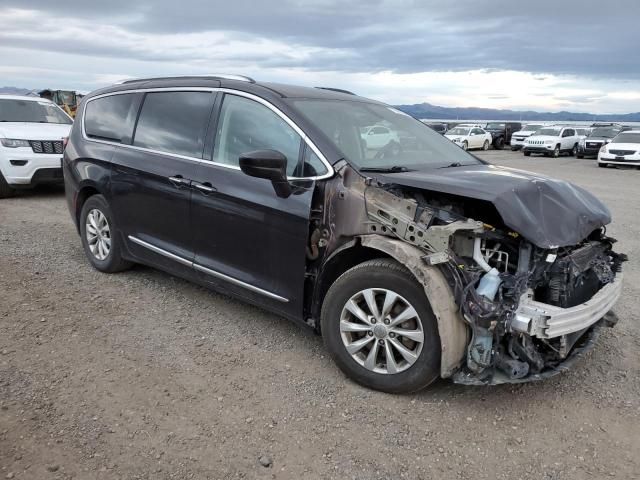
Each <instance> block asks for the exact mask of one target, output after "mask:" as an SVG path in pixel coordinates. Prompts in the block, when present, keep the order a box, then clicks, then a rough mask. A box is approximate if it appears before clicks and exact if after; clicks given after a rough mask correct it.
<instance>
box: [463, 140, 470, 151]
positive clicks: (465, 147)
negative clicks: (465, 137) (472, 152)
mask: <svg viewBox="0 0 640 480" xmlns="http://www.w3.org/2000/svg"><path fill="white" fill-rule="evenodd" d="M462 149H463V150H465V151H466V150H468V149H469V144H468V143H467V142H466V141H465V142H462Z"/></svg>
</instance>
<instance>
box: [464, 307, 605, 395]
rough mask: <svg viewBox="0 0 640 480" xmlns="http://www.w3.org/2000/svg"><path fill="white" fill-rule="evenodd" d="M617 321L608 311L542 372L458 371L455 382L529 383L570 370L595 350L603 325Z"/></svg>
mask: <svg viewBox="0 0 640 480" xmlns="http://www.w3.org/2000/svg"><path fill="white" fill-rule="evenodd" d="M616 322H617V317H616V315H615V314H614V313H613V312H609V313H607V315H605V317H604V318H603V319H602V320H600V321H599V322H597V323H596V324H594V325H593V326H592V327H591V328H589V329H587V331H586V332H585V333H584V334H583V335H582V337H581V338H580V339H579V340H578V341H577V342H576V344H575V345H574V347H573V349H572V350H571V352H570V353H569V355H568V356H567V357H566V358H565V359H564V360H563V361H562V362H560V363H558V364H557V365H555V366H551V367H549V368H547V369H546V370H544V371H542V372H540V373H532V374H530V375H528V376H526V377H524V378H510V377H509V376H508V375H506V374H505V373H503V372H501V371H499V370H496V371H495V372H493V375H491V376H488V377H485V378H479V377H478V376H476V375H474V374H473V373H469V372H464V371H458V372H457V373H455V374H454V375H453V377H452V380H453V382H454V383H459V384H462V385H476V386H480V385H502V384H505V383H529V382H539V381H542V380H546V379H548V378H551V377H555V376H556V375H558V374H560V373H563V372H566V371H567V370H570V369H571V368H572V367H573V366H574V365H575V364H576V362H577V361H578V360H580V358H582V357H583V356H584V355H585V354H586V353H588V352H590V351H591V350H593V347H595V345H596V342H597V341H598V338H599V337H600V334H601V333H602V327H604V326H613V325H614V324H615V323H616Z"/></svg>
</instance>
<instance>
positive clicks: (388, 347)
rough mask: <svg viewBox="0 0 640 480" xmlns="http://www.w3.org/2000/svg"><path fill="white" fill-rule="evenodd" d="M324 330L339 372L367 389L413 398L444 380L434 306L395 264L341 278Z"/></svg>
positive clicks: (327, 303) (377, 263) (375, 263)
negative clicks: (441, 377)
mask: <svg viewBox="0 0 640 480" xmlns="http://www.w3.org/2000/svg"><path fill="white" fill-rule="evenodd" d="M321 330H322V336H323V338H324V342H325V345H326V347H327V349H328V350H329V352H330V354H331V356H332V357H333V359H334V360H335V362H336V363H337V365H338V367H340V369H341V370H342V371H343V372H344V373H345V374H346V375H347V376H348V377H350V378H351V379H353V380H355V381H356V382H358V383H360V384H362V385H364V386H366V387H369V388H373V389H376V390H381V391H384V392H390V393H406V392H413V391H416V390H420V389H421V388H424V387H426V386H427V385H429V384H430V383H432V382H433V381H434V380H435V379H436V378H438V376H439V375H440V338H439V335H438V327H437V323H436V319H435V317H434V315H433V312H432V311H431V307H430V305H429V301H428V300H427V298H426V296H425V293H424V289H423V288H422V286H421V285H420V284H419V283H418V282H417V281H416V279H415V278H414V277H413V275H411V273H410V272H409V271H408V270H407V269H406V268H405V267H403V266H402V265H401V264H399V263H398V262H396V261H394V260H390V259H378V260H370V261H368V262H365V263H361V264H360V265H356V266H355V267H353V268H352V269H350V270H348V271H347V272H346V273H344V274H343V275H342V276H341V277H340V278H338V280H336V282H335V283H334V284H333V285H332V286H331V288H330V289H329V291H328V292H327V295H326V297H325V299H324V302H323V305H322V314H321Z"/></svg>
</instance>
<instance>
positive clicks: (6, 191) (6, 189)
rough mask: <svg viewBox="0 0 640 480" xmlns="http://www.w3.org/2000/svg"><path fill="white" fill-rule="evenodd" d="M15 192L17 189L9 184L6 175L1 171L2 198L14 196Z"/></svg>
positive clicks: (0, 193)
mask: <svg viewBox="0 0 640 480" xmlns="http://www.w3.org/2000/svg"><path fill="white" fill-rule="evenodd" d="M15 193H16V191H15V190H14V189H13V188H11V187H10V186H9V184H8V183H7V181H6V180H5V178H4V176H3V175H2V172H0V198H9V197H13V195H14V194H15Z"/></svg>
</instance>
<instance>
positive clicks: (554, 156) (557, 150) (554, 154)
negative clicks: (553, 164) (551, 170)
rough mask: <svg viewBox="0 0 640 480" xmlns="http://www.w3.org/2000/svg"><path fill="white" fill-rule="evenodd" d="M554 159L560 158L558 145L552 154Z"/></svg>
mask: <svg viewBox="0 0 640 480" xmlns="http://www.w3.org/2000/svg"><path fill="white" fill-rule="evenodd" d="M551 156H552V157H553V158H558V157H559V156H560V145H556V148H554V149H553V153H552V154H551Z"/></svg>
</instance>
